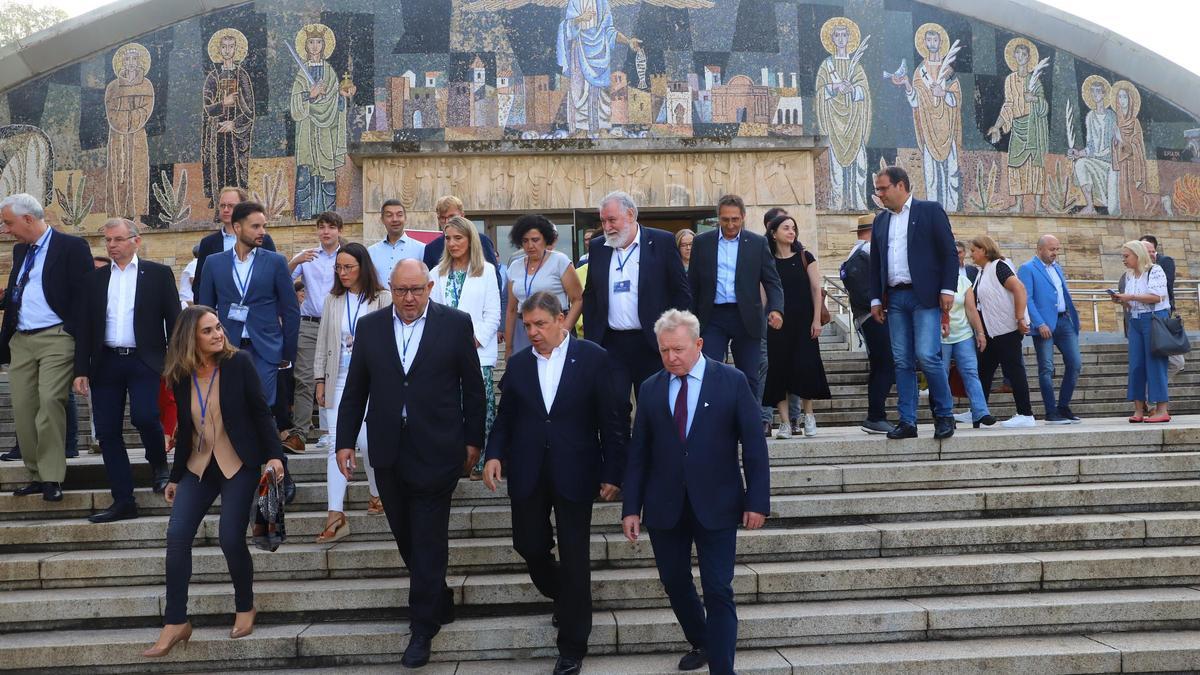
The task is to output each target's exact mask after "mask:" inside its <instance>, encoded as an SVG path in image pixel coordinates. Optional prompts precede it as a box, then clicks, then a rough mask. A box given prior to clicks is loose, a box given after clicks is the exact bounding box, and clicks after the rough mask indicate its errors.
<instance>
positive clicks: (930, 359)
mask: <svg viewBox="0 0 1200 675" xmlns="http://www.w3.org/2000/svg"><path fill="white" fill-rule="evenodd" d="M887 324H888V330H889V334H890V335H891V338H892V360H894V361H895V362H896V395H897V398H898V401H897V403H896V407H897V408H898V409H899V412H900V421H901V422H902V423H905V424H911V425H913V426H916V424H917V365H918V364H920V366H921V372H923V373H925V381H926V382H928V383H929V400H930V402H931V403H932V405H933V414H934V415H936V416H937V417H949V416H950V415H952V414H953V413H954V398H953V397H952V396H951V395H950V381H949V379H947V377H946V367H945V366H944V365H942V310H941V308H939V307H923V306H922V305H921V303H920V301H919V300H917V295H916V294H915V293H913V292H912V291H910V290H895V289H893V290H892V291H890V292H889V293H888V308H887Z"/></svg>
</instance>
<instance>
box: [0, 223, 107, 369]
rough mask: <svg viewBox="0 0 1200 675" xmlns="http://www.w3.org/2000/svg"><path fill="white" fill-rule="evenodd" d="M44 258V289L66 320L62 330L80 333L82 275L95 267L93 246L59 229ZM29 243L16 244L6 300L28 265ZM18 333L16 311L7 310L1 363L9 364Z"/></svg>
mask: <svg viewBox="0 0 1200 675" xmlns="http://www.w3.org/2000/svg"><path fill="white" fill-rule="evenodd" d="M46 246H47V249H46V252H45V253H43V254H40V255H45V256H46V259H45V260H43V261H42V292H43V293H44V294H45V295H46V303H47V304H49V305H50V309H52V310H54V313H55V314H57V315H58V316H59V318H61V319H62V320H63V329H64V330H66V331H67V332H68V333H70V334H71V336H72V337H78V336H79V321H80V316H81V315H82V312H83V293H82V291H83V278H84V276H86V275H87V273H88V272H90V271H91V270H93V269H95V266H94V265H93V264H92V249H91V247H89V246H88V243H87V241H85V240H84V239H82V238H81V237H76V236H73V235H70V234H64V233H62V232H59V231H58V230H54V233H53V234H51V235H50V240H49V243H47V245H46ZM28 252H29V244H17V245H15V246H13V258H12V270H11V271H10V272H9V273H8V286H7V288H6V290H5V291H4V299H5V301H6V306H7V300H8V299H9V298H11V297H12V292H13V289H14V288H16V286H17V281H19V280H20V278H21V272H22V268H23V267H24V266H25V255H26V254H27V253H28ZM16 332H17V313H16V312H7V311H6V312H5V313H4V323H3V325H0V363H9V362H10V361H12V356H11V354H10V353H9V350H8V341H9V340H11V339H12V336H13V333H16Z"/></svg>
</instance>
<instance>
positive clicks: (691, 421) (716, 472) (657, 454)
mask: <svg viewBox="0 0 1200 675" xmlns="http://www.w3.org/2000/svg"><path fill="white" fill-rule="evenodd" d="M654 330H655V333H656V334H657V335H658V344H659V350H660V353H661V354H662V363H663V366H664V370H661V371H659V372H658V373H657V374H655V375H654V376H652V377H651V378H650V379H648V380H646V381H645V382H643V383H642V395H641V399H640V400H641V401H643V402H649V403H643V404H642V405H639V406H638V410H637V417H636V418H635V419H634V423H633V438H632V439H631V440H630V442H629V451H628V455H627V460H626V468H625V483H624V486H623V488H624V491H625V503H624V508H623V509H622V516H623V519H622V527H623V529H624V531H625V536H626V537H627V538H628V539H629V540H630V541H635V540H637V538H638V534H639V533H640V531H641V526H642V522H643V518H644V520H645V524H646V527H647V528H648V529H649V530H650V543H651V545H652V546H653V547H654V563H655V565H657V566H658V575H659V579H660V580H661V581H662V584H663V587H664V588H665V589H666V591H667V596H668V597H669V598H670V600H671V609H672V610H674V612H675V617H676V618H677V619H678V620H679V624H680V626H681V627H682V628H683V634H684V636H685V637H686V638H687V640H688V642H690V643H691V645H692V650H691V651H690V652H688V653H687V654H686V655H684V657H683V658H682V659H681V660H680V661H679V669H680V670H695V669H697V668H700V667H702V666H703V665H704V664H705V663H707V664H708V666H709V668H710V672H712V673H714V674H717V675H731V674H732V673H733V659H734V646H735V644H736V642H737V611H736V609H735V607H734V604H733V585H732V584H733V565H734V554H735V552H736V549H737V527H738V525H742V526H743V527H745V528H746V529H750V530H753V529H758V528H760V527H762V526H763V523H764V521H765V520H766V518H767V514H768V513H769V512H770V508H771V507H770V495H771V482H770V480H771V479H770V469H769V467H768V461H767V442H766V439H765V438H763V435H762V431H761V430H760V429H759V411H758V408H759V403H758V401H757V400H756V399H755V396H754V394H753V393H751V391H750V386H749V384H748V383H747V382H746V378H745V377H743V376H742V374H741V373H739V372H738V371H737V370H736V369H734V368H730V367H729V366H726V365H725V364H723V363H720V362H717V361H714V360H712V359H709V358H706V357H704V356H703V355H702V353H701V349H702V347H703V345H704V340H702V339H701V338H700V322H699V321H698V320H697V319H696V317H695V316H693V315H692V314H691V313H690V312H679V311H674V310H671V311H668V312H666V313H664V314H663V315H662V317H661V318H660V319H659V320H658V321H657V322H656V323H655V325H654ZM739 444H740V445H741V448H742V456H741V461H740V463H739V461H738V459H739V458H738V445H739ZM739 468H740V471H739ZM743 474H744V475H745V481H746V482H745V488H743V487H742V476H743ZM693 543H695V545H696V553H697V555H698V557H699V559H700V585H701V586H702V587H703V589H704V604H703V606H702V605H701V604H700V598H699V597H697V595H696V586H695V584H694V582H693V581H692V544H693ZM706 615H707V616H706Z"/></svg>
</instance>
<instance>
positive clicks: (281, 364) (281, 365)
mask: <svg viewBox="0 0 1200 675" xmlns="http://www.w3.org/2000/svg"><path fill="white" fill-rule="evenodd" d="M291 367H292V362H291V361H280V362H279V370H287V369H288V368H291Z"/></svg>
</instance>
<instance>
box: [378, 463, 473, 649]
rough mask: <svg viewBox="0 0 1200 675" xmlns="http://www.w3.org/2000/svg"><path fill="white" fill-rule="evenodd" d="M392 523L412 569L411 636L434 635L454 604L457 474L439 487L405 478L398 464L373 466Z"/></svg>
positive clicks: (381, 498)
mask: <svg viewBox="0 0 1200 675" xmlns="http://www.w3.org/2000/svg"><path fill="white" fill-rule="evenodd" d="M375 483H376V485H378V487H379V498H380V500H382V501H383V511H384V513H385V514H387V519H388V527H390V528H391V530H392V536H393V537H395V539H396V547H397V548H398V549H400V557H401V558H403V559H404V565H405V566H406V567H408V574H409V587H408V608H409V617H410V618H409V623H410V625H411V632H412V634H413V635H424V636H428V637H433V636H434V635H437V633H438V631H439V630H441V628H442V624H444V623H447V622H448V621H449V618H448V617H449V615H450V612H451V610H452V609H453V608H452V606H451V605H452V603H453V602H454V596H453V595H452V594H451V592H450V587H449V586H447V585H446V566H447V565H448V563H449V560H450V545H449V543H448V541H447V536H448V532H449V529H450V497H451V495H453V494H454V488H455V487H456V486H457V485H458V478H457V477H455V478H454V479H453V480H450V481H448V482H447V483H446V484H445V485H441V486H437V487H435V488H432V489H431V488H425V487H417V486H415V485H412V484H410V483H408V482H406V481H405V480H404V477H403V475H401V473H400V470H399V467H396V466H388V467H375Z"/></svg>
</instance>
